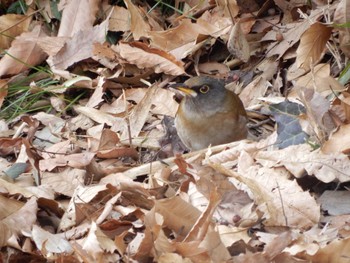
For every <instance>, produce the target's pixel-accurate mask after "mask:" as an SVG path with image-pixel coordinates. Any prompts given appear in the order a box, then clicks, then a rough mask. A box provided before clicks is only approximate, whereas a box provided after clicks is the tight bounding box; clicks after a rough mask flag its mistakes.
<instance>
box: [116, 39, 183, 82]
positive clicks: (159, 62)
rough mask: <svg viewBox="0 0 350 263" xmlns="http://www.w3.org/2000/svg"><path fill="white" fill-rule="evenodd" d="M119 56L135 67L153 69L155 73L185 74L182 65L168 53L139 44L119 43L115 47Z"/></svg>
mask: <svg viewBox="0 0 350 263" xmlns="http://www.w3.org/2000/svg"><path fill="white" fill-rule="evenodd" d="M117 50H118V52H119V53H120V55H121V56H122V57H123V58H124V59H125V60H126V61H128V62H129V63H131V64H135V65H136V66H137V67H139V68H141V69H143V68H153V69H154V71H155V72H156V73H161V72H163V73H165V74H170V75H175V76H177V75H182V74H185V70H184V67H183V63H182V62H181V61H178V60H176V59H175V57H174V56H173V55H171V54H169V53H166V52H164V51H162V50H160V49H155V48H149V47H148V46H147V45H145V44H143V43H141V42H131V43H120V44H119V45H118V47H117Z"/></svg>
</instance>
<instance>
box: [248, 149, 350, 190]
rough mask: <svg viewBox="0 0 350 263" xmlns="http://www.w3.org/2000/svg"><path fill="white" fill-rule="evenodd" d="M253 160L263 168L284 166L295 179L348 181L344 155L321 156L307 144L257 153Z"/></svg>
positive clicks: (349, 167) (348, 165) (347, 162)
mask: <svg viewBox="0 0 350 263" xmlns="http://www.w3.org/2000/svg"><path fill="white" fill-rule="evenodd" d="M255 158H256V159H257V160H258V162H259V163H261V164H262V165H263V166H265V167H279V166H280V165H284V166H285V167H286V168H287V169H288V171H290V172H291V173H292V174H293V175H294V176H295V177H297V178H300V177H302V176H304V175H305V171H306V172H307V174H308V175H311V176H315V177H316V178H317V179H319V180H320V181H322V182H325V183H329V182H332V181H339V182H347V181H349V180H350V173H349V169H350V161H349V159H348V158H347V156H346V155H345V154H342V153H339V152H337V153H335V154H323V153H322V152H321V150H320V149H318V150H314V149H312V147H311V146H310V145H308V144H301V145H294V146H289V147H287V148H285V149H283V150H277V151H266V152H259V153H258V154H257V155H256V156H255Z"/></svg>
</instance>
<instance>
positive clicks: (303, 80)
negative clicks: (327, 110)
mask: <svg viewBox="0 0 350 263" xmlns="http://www.w3.org/2000/svg"><path fill="white" fill-rule="evenodd" d="M330 73H331V68H330V65H329V64H318V65H316V66H315V67H314V68H312V70H311V72H309V73H308V74H306V75H305V76H302V77H300V78H298V79H297V82H296V85H297V86H299V87H305V88H309V89H314V90H315V91H317V92H319V93H322V95H324V96H328V95H330V94H332V93H333V92H340V91H343V90H344V89H345V87H344V86H343V85H341V84H340V83H339V82H338V81H337V80H336V79H335V78H333V77H332V76H331V75H330Z"/></svg>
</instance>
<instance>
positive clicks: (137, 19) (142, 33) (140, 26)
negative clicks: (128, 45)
mask: <svg viewBox="0 0 350 263" xmlns="http://www.w3.org/2000/svg"><path fill="white" fill-rule="evenodd" d="M124 3H125V4H126V6H127V7H128V10H129V12H130V19H131V24H130V30H131V32H132V34H133V36H134V39H135V40H139V39H140V38H141V37H147V36H148V32H149V31H150V30H151V26H150V25H149V24H148V23H147V22H146V21H145V20H144V18H143V17H144V16H145V14H142V13H141V11H140V10H139V9H138V8H137V7H136V6H135V5H134V4H133V3H132V2H131V0H124Z"/></svg>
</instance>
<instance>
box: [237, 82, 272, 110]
mask: <svg viewBox="0 0 350 263" xmlns="http://www.w3.org/2000/svg"><path fill="white" fill-rule="evenodd" d="M269 86H271V83H270V82H269V81H267V80H266V79H265V78H264V77H263V76H258V77H256V78H255V79H254V80H253V81H252V82H250V83H249V85H248V86H247V87H245V88H244V90H243V91H242V92H241V94H240V95H239V97H240V98H241V100H242V102H243V104H244V107H246V108H247V107H249V106H253V105H255V104H257V103H258V102H259V98H261V97H263V96H264V95H265V93H266V91H267V89H268V87H269Z"/></svg>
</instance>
